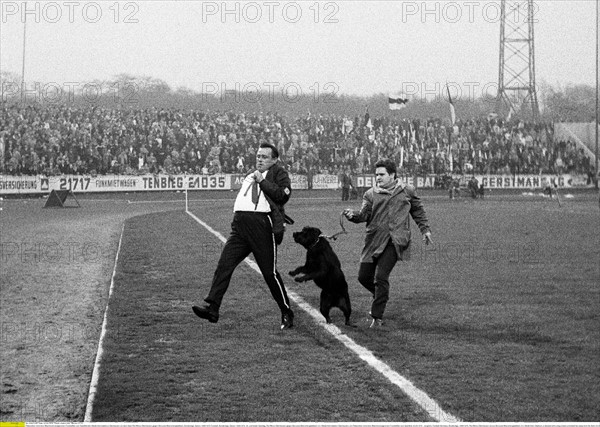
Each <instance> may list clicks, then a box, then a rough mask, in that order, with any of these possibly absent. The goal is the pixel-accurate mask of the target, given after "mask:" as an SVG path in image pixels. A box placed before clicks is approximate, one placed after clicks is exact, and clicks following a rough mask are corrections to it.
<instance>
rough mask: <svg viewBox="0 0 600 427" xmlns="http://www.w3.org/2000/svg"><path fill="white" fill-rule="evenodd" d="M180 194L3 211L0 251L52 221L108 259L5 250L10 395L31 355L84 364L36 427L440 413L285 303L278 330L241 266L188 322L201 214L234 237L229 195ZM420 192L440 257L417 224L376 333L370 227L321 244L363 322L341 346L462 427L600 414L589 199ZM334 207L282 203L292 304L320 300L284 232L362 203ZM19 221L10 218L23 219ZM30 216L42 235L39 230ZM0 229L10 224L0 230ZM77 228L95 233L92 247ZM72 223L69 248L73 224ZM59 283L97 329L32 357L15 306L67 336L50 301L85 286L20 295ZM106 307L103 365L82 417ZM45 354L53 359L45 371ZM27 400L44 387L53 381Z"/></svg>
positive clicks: (315, 197)
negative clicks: (362, 262) (369, 274)
mask: <svg viewBox="0 0 600 427" xmlns="http://www.w3.org/2000/svg"><path fill="white" fill-rule="evenodd" d="M109 197H114V198H115V199H116V200H110V199H109ZM190 197H191V200H190V204H189V211H190V212H189V214H188V213H186V212H185V210H184V209H183V199H182V195H181V194H177V195H173V197H172V198H169V197H162V198H160V200H155V199H152V198H150V197H148V198H145V197H141V196H139V197H132V196H130V199H129V200H128V201H127V200H123V199H122V198H121V199H119V198H118V197H115V196H106V200H105V202H104V203H101V202H102V199H101V198H96V199H95V200H82V201H81V202H82V205H83V208H81V209H69V210H65V211H59V210H51V211H48V210H42V209H41V203H36V202H35V201H29V207H28V208H27V209H23V208H21V207H20V204H21V202H20V201H11V203H10V204H7V206H8V207H7V208H5V210H4V212H3V216H2V223H3V245H4V247H5V248H6V249H10V250H11V251H12V250H13V249H14V247H13V246H7V245H6V242H13V241H17V240H18V237H16V236H19V235H21V234H19V233H22V232H23V231H22V230H23V228H22V227H24V225H23V224H28V227H29V228H28V229H30V233H31V236H38V237H37V239H38V240H39V239H42V238H41V237H39V236H40V235H41V234H40V233H42V232H41V231H40V230H41V229H42V228H43V229H45V230H46V231H44V232H46V233H47V232H48V231H47V229H48V219H49V218H50V217H51V220H52V221H51V223H50V224H51V227H52V230H56V233H59V232H62V233H63V236H66V237H63V239H66V240H69V239H70V240H71V241H75V242H77V241H79V242H81V241H86V240H85V239H86V237H85V236H86V235H90V233H92V234H91V235H93V236H99V237H94V239H98V240H94V241H96V242H100V240H99V239H104V240H102V242H104V243H102V244H99V248H100V249H105V250H103V251H101V250H100V251H98V256H97V257H96V258H94V259H95V260H97V262H96V263H94V264H93V265H91V263H89V262H83V261H80V262H71V263H70V264H67V265H64V263H63V264H62V265H61V263H50V262H45V263H43V262H37V263H31V262H28V263H24V262H23V256H22V255H21V258H20V260H19V259H15V257H14V256H13V255H12V254H13V252H11V257H7V252H6V251H5V253H4V254H3V257H5V258H6V261H7V269H6V277H7V279H9V280H7V281H6V282H5V283H7V285H3V286H2V307H3V310H2V311H3V313H2V321H3V325H5V326H6V325H9V326H10V328H9V329H8V331H9V332H11V333H10V334H6V333H5V334H4V336H3V350H2V353H3V354H2V359H3V360H2V361H3V364H2V366H3V367H2V371H3V374H2V381H3V387H4V390H6V388H7V387H8V386H7V385H6V384H9V385H10V386H11V387H13V388H14V389H16V391H15V392H13V393H12V394H18V393H19V392H20V391H22V390H24V389H25V388H26V387H27V385H26V382H23V384H19V385H18V386H17V385H16V383H17V382H18V381H19V377H20V376H21V375H25V376H27V377H32V376H33V375H32V374H33V371H34V368H32V367H31V366H33V365H28V364H27V362H26V361H27V360H31V361H32V362H31V363H34V362H33V361H34V360H43V361H44V363H45V365H44V366H45V367H46V370H48V371H52V370H53V369H54V370H60V369H62V370H68V371H73V369H72V366H71V365H70V364H69V363H65V361H70V360H71V359H70V358H69V357H73V356H72V353H69V354H70V356H65V355H64V354H63V353H61V350H60V348H63V350H62V351H64V349H65V348H66V349H69V348H72V347H73V346H76V347H77V348H78V349H79V353H78V354H79V356H77V357H78V360H79V359H81V360H82V361H83V362H81V363H76V362H72V364H73V365H74V366H75V365H76V366H77V370H78V371H77V375H70V376H69V375H62V376H61V375H58V374H56V375H55V377H52V376H46V378H47V379H48V381H50V382H51V383H50V385H51V386H52V385H54V386H55V388H59V389H60V390H61V391H60V392H56V391H54V392H50V391H47V394H48V396H49V397H48V399H50V401H52V399H55V400H56V399H61V397H60V396H64V395H66V396H68V399H69V402H70V404H69V406H64V405H62V406H61V405H58V404H55V405H54V406H52V404H50V405H47V406H46V408H50V409H52V408H56V409H57V410H50V409H49V410H48V411H47V412H48V414H46V415H47V416H44V414H42V416H39V417H38V421H52V420H54V421H55V420H65V419H67V420H71V421H83V414H84V412H85V410H86V408H87V409H88V410H89V413H90V415H91V420H92V421H94V422H108V421H113V422H120V421H130V422H134V421H145V422H159V421H162V422H213V421H214V422H259V421H266V422H428V421H432V420H435V418H434V417H432V416H431V412H432V411H431V407H427V404H425V405H423V401H422V400H421V401H419V400H418V399H417V400H415V399H413V397H411V396H409V395H408V394H407V393H406V390H404V389H402V387H399V386H398V385H397V384H395V383H393V382H391V381H390V380H389V379H388V377H386V376H385V375H382V373H381V372H379V371H377V370H376V369H374V368H373V367H372V366H371V365H370V364H369V363H368V361H367V360H365V359H364V358H361V357H360V356H359V355H357V354H356V353H355V352H353V351H351V350H350V349H349V348H348V346H346V345H344V343H343V342H341V341H340V339H337V338H336V337H335V336H334V335H333V334H332V333H331V332H330V331H329V330H328V329H327V328H325V323H324V319H320V318H318V316H317V317H316V318H315V317H313V316H312V315H311V314H310V313H309V312H307V311H305V310H304V308H303V307H301V306H299V305H298V304H296V303H294V302H293V309H294V311H295V314H296V317H295V327H294V328H293V329H291V330H285V331H281V330H280V329H279V321H280V319H279V312H278V309H277V306H276V304H275V302H274V301H273V300H272V298H271V296H270V294H269V291H268V289H267V287H266V285H265V284H264V281H263V279H262V277H261V275H260V274H259V273H257V272H256V271H255V270H253V269H252V268H251V267H250V266H249V265H247V264H245V263H242V264H241V265H240V266H239V267H238V269H237V270H236V272H235V273H234V275H233V278H232V282H231V286H230V288H229V291H228V293H227V294H226V296H225V300H224V303H223V306H222V307H221V317H220V319H219V322H218V323H217V324H210V323H208V322H205V321H202V320H201V319H198V318H197V317H196V316H194V315H193V313H192V311H191V306H192V305H193V304H198V303H200V302H202V299H203V298H204V296H205V295H206V293H207V291H208V289H209V287H210V282H211V279H212V275H213V272H214V268H215V266H216V262H217V259H218V257H219V254H220V250H221V247H222V244H223V243H222V241H221V240H219V238H218V237H216V236H215V234H213V233H212V232H211V231H210V230H208V229H207V228H205V227H203V226H202V225H201V224H200V223H199V222H198V221H196V219H195V218H198V219H200V220H201V221H202V222H204V223H206V224H207V225H208V226H210V227H211V228H212V229H213V230H214V231H215V232H217V233H220V234H221V235H223V236H225V237H227V235H228V233H229V229H230V222H231V219H232V204H233V198H234V193H229V192H228V193H219V194H217V193H196V194H191V195H190ZM421 197H422V200H423V203H424V207H425V210H426V212H427V214H428V217H429V221H430V225H431V227H432V231H433V239H434V245H432V246H424V245H423V244H422V242H421V240H420V234H419V232H418V229H417V228H416V226H414V224H413V244H412V246H411V248H410V258H409V259H408V260H407V261H405V262H400V263H399V264H398V265H397V266H396V268H395V269H394V271H393V273H392V276H391V277H390V283H391V299H390V301H389V303H388V307H387V310H386V316H385V319H384V320H385V324H384V327H383V329H381V330H371V329H369V328H368V325H369V323H368V322H367V312H368V309H369V307H370V295H369V294H368V292H367V291H366V290H364V289H363V288H362V287H361V286H360V284H359V283H358V282H357V280H356V276H357V272H358V260H359V256H360V250H361V248H362V242H363V239H364V224H358V225H357V224H350V223H347V222H346V223H344V225H345V228H346V230H347V231H348V234H343V235H340V236H339V237H338V239H337V240H336V241H334V242H332V247H333V249H334V250H335V252H336V253H337V254H338V257H339V258H340V261H341V263H342V268H343V270H344V273H345V275H346V278H347V280H348V283H349V287H350V297H351V300H352V306H353V316H352V317H353V319H354V321H355V322H356V324H357V327H356V328H350V327H346V326H344V324H343V323H344V321H343V315H342V313H341V312H339V311H336V310H335V309H334V310H333V311H332V319H333V323H334V325H335V326H336V327H338V328H339V334H341V335H342V336H343V337H347V338H348V339H349V340H351V341H352V342H354V343H355V344H356V345H357V346H359V347H360V348H363V349H366V350H368V351H369V352H370V354H371V355H372V356H373V357H374V358H375V359H376V360H377V361H380V362H382V363H384V364H386V365H387V366H388V367H389V368H390V369H391V370H392V371H393V372H394V373H397V374H398V375H400V376H401V377H402V378H404V379H406V380H408V381H410V382H411V383H412V384H413V385H414V386H415V387H416V388H418V390H420V391H422V392H424V393H426V395H427V396H428V397H429V398H431V399H432V401H434V402H436V403H437V404H438V405H439V407H440V408H441V409H442V410H443V411H445V413H447V414H451V415H452V416H453V417H456V418H457V419H460V420H462V421H465V422H558V421H561V422H575V421H578V422H585V421H587V422H591V421H597V420H598V419H600V408H599V406H598V404H597V402H598V401H600V356H599V354H600V353H599V351H600V348H599V344H600V332H599V331H600V289H599V285H598V283H599V282H600V270H599V268H600V267H599V261H600V247H599V245H598V242H599V241H600V228H599V226H598V224H599V217H600V212H599V209H598V199H597V194H596V193H593V192H582V193H580V194H576V195H575V197H574V198H573V199H568V200H564V199H563V200H562V203H561V205H560V206H559V205H558V203H557V202H556V201H552V200H548V199H543V198H541V197H538V198H531V197H524V196H522V195H520V194H504V195H501V194H496V195H494V196H493V197H490V198H488V199H484V200H470V199H464V198H463V199H457V200H448V199H447V197H445V196H444V195H442V194H441V193H438V194H435V193H431V194H428V193H427V192H423V193H422V194H421ZM338 198H339V193H335V192H317V191H315V192H308V191H305V192H303V191H297V192H295V194H294V196H293V197H292V199H291V200H290V202H289V203H288V205H287V207H286V211H287V213H288V214H289V215H290V216H291V217H292V218H293V219H294V220H295V221H296V223H295V224H294V225H293V226H291V227H289V228H288V232H287V233H286V236H285V238H284V241H283V243H282V245H281V246H280V248H279V253H278V269H279V271H280V272H281V274H282V276H283V278H284V282H285V284H286V287H287V289H288V291H290V292H291V293H293V294H294V295H297V296H298V297H299V299H300V300H301V301H304V302H306V303H307V304H309V305H310V306H312V307H318V297H319V290H318V289H317V288H316V286H315V285H314V284H313V283H312V282H306V283H302V284H298V283H296V282H294V281H293V280H292V278H291V277H289V276H288V275H287V272H288V271H290V270H292V269H294V268H295V267H297V266H298V265H301V264H303V262H304V256H305V252H304V249H303V248H301V247H300V246H299V245H297V244H295V243H294V242H293V240H292V236H291V233H292V232H293V231H298V230H300V229H301V228H302V227H303V226H305V225H311V226H316V227H319V228H320V229H321V230H322V231H323V233H324V234H328V235H331V234H334V233H336V232H338V231H340V213H341V211H342V210H343V209H344V208H345V207H353V208H358V207H359V204H360V201H350V202H341V201H339V200H338ZM173 199H177V200H173ZM92 205H94V207H91V206H92ZM19 209H22V210H21V211H19ZM16 212H21V215H18V216H14V214H15V213H16ZM7 213H12V214H13V215H10V216H8V215H6V214H7ZM190 214H191V215H190ZM42 219H43V220H45V222H42ZM35 221H37V222H36V224H39V225H38V226H37V227H38V228H37V230H38V231H35V230H36V228H35V227H32V226H31V223H32V222H35ZM121 224H122V225H121ZM5 226H10V227H11V230H9V231H8V232H6V233H5V231H4V230H8V229H7V228H5ZM84 226H87V227H89V228H90V227H91V228H90V229H91V230H92V231H91V232H90V231H88V232H87V234H86V232H85V227H84ZM19 227H21V228H19ZM61 227H62V228H61ZM81 227H84V228H83V229H82V230H79V231H77V233H80V234H77V235H74V234H73V233H75V231H73V230H74V228H75V229H77V230H78V229H79V228H81ZM61 230H62V231H61ZM11 232H12V233H15V234H14V235H11ZM36 233H37V234H36ZM50 233H52V231H50ZM48 238H49V237H48ZM29 239H34V237H29ZM119 242H120V244H119V245H117V243H119ZM63 246H64V245H63ZM71 246H73V247H75V246H74V244H72V245H71ZM117 246H118V247H119V249H118V251H117ZM88 255H89V254H88ZM115 261H116V262H115ZM30 269H34V270H36V269H37V270H38V271H37V272H35V271H34V272H31V271H28V270H30ZM113 271H114V277H113V276H112V273H113ZM60 274H62V275H63V276H64V275H66V277H67V278H71V279H68V280H70V281H69V282H68V283H65V282H61V283H63V287H65V288H69V283H71V282H72V283H75V282H77V281H79V280H82V276H83V278H84V279H86V280H85V283H86V285H85V286H89V287H90V289H92V290H90V291H89V292H86V302H85V304H84V305H83V306H82V304H83V303H82V302H81V301H80V300H78V301H76V302H74V303H73V305H69V307H76V308H77V307H79V309H81V310H83V311H85V310H89V311H90V312H91V314H89V315H88V317H89V318H90V319H89V320H87V321H86V322H91V323H93V324H94V327H92V328H91V329H90V328H89V327H88V330H87V333H86V334H84V333H79V332H78V329H77V325H79V323H78V322H73V321H71V323H69V324H70V325H74V326H72V331H73V332H72V334H71V336H70V337H69V338H71V339H69V340H66V339H55V340H54V341H53V342H52V346H46V345H45V344H47V343H46V342H45V341H44V342H42V341H40V339H39V336H38V340H37V341H35V342H33V343H31V345H23V344H22V343H20V341H19V340H17V339H14V338H15V337H17V336H18V333H19V332H20V331H19V329H18V326H19V325H20V324H22V323H27V322H29V323H28V324H29V326H28V329H27V330H26V331H25V332H24V333H21V336H22V337H24V336H25V337H29V338H30V339H31V335H32V333H33V329H32V327H31V324H32V322H34V320H32V319H31V317H29V316H32V312H31V310H30V309H29V310H28V309H26V308H27V307H32V305H31V304H33V307H37V308H39V309H40V311H39V312H38V316H40V317H39V318H42V319H46V321H47V322H51V320H48V319H52V318H53V317H52V316H53V315H54V316H58V315H61V316H62V319H63V320H62V323H60V324H61V325H66V324H67V323H65V322H66V320H64V319H66V318H69V319H73V318H74V317H73V316H81V310H79V311H77V313H78V314H75V313H73V312H71V313H70V314H69V316H71V317H68V316H66V314H65V311H69V310H75V309H74V308H70V309H69V310H65V309H63V310H58V309H57V308H56V307H57V306H58V305H60V303H59V302H60V301H63V300H64V301H68V299H69V298H73V297H74V296H77V295H78V292H80V290H81V288H82V287H81V286H77V287H75V286H74V287H73V289H72V291H71V292H67V291H65V289H62V288H63V287H58V286H56V287H52V286H48V285H46V289H45V292H46V293H45V295H48V296H47V297H45V298H41V297H39V296H38V300H37V302H36V303H32V302H31V301H30V299H31V298H32V297H33V295H31V296H30V297H28V292H27V291H28V290H34V289H36V287H35V286H34V285H32V284H31V282H32V281H36V283H40V282H41V283H44V280H46V281H50V282H52V280H53V278H54V277H57V276H59V275H60ZM3 276H4V273H3ZM3 282H4V280H3ZM50 282H49V283H50ZM90 282H91V284H90ZM111 283H112V285H111ZM109 285H111V287H112V293H111V295H110V298H109V297H108V287H109ZM18 286H20V287H21V291H20V292H18V293H17V292H16V291H15V290H14V288H15V287H18ZM17 295H18V296H17ZM57 295H58V296H57ZM49 301H54V302H53V306H52V307H51V310H50V311H43V310H41V308H43V307H44V304H48V303H49ZM57 301H59V302H57ZM5 306H8V307H9V308H10V309H9V310H8V312H7V311H6V310H4V307H5ZM64 306H67V304H66V303H65V304H64ZM82 307H83V308H82ZM105 307H107V309H106V324H105V326H106V330H105V335H103V339H102V340H101V349H102V357H101V358H100V360H99V365H98V366H97V368H96V371H97V383H96V384H94V392H95V393H94V395H93V399H91V402H90V404H88V403H87V399H88V396H87V393H88V388H89V386H90V382H91V381H92V379H91V376H92V375H91V374H92V369H93V367H94V360H95V357H96V351H97V347H98V342H99V338H100V333H101V331H100V324H101V323H102V320H103V315H104V309H105ZM37 308H36V309H37ZM59 311H60V312H61V313H59V314H56V313H57V312H59ZM51 313H53V314H51ZM7 316H10V317H7ZM65 316H66V317H65ZM19 318H20V319H21V320H18V319H19ZM78 318H79V317H78ZM15 319H17V320H15ZM19 322H21V323H19ZM42 323H43V322H42ZM57 324H58V323H57ZM86 324H87V323H86ZM15 328H16V329H15ZM3 330H4V331H5V332H6V330H7V328H6V327H3ZM63 331H67V329H66V327H64V328H63ZM46 335H48V333H46ZM63 335H64V334H63ZM46 338H47V336H46ZM5 344H7V345H5ZM48 347H51V351H49V348H48ZM40 353H41V355H40ZM23 356H25V357H23ZM61 357H62V359H61ZM13 358H15V359H17V360H18V362H15V361H14V360H13ZM36 358H37V359H36ZM53 358H56V359H58V362H56V361H55V363H52V361H51V360H49V359H53ZM61 361H62V363H61ZM5 362H7V363H6V364H5ZM53 378H54V380H53ZM28 380H29V382H31V381H35V380H34V379H32V378H28ZM52 381H54V383H52ZM35 387H37V388H38V389H39V388H42V389H44V390H46V389H49V387H48V384H41V385H40V384H35V385H34V388H35ZM83 392H85V393H83ZM5 393H6V391H4V393H3V396H4V397H3V413H2V419H13V418H15V417H17V416H18V414H19V412H18V401H17V400H15V399H13V400H11V399H10V398H9V399H8V400H7V396H8V397H10V394H8V395H7V394H5ZM53 393H54V394H53ZM6 402H8V403H10V404H11V405H10V407H9V406H7V405H6V404H5V403H6ZM28 405H29V406H27V408H35V405H32V404H28ZM5 408H9V409H5ZM8 410H11V411H12V413H11V414H9V413H8ZM25 412H26V413H30V412H31V411H30V410H29V409H26V411H25ZM42 418H46V419H42ZM441 421H444V419H443V417H442V419H441Z"/></svg>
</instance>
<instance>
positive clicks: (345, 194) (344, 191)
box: [342, 187, 350, 201]
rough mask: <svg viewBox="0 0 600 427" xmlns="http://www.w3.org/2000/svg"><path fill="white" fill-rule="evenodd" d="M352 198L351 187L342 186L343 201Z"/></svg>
mask: <svg viewBox="0 0 600 427" xmlns="http://www.w3.org/2000/svg"><path fill="white" fill-rule="evenodd" d="M348 199H350V187H342V201H346V200H348Z"/></svg>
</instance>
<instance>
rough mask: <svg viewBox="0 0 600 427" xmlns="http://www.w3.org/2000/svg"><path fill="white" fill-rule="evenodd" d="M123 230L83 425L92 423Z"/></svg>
mask: <svg viewBox="0 0 600 427" xmlns="http://www.w3.org/2000/svg"><path fill="white" fill-rule="evenodd" d="M124 230H125V223H123V226H122V227H121V236H120V237H119V246H118V248H117V254H116V255H115V266H114V268H113V273H112V278H111V279H110V288H109V290H108V299H107V300H106V308H105V309H104V320H103V321H102V332H101V333H100V339H99V340H98V351H97V353H96V361H95V363H94V370H93V371H92V380H91V382H90V391H89V393H88V400H87V407H86V409H85V417H84V419H83V422H84V423H90V422H92V410H93V409H94V398H95V397H96V392H97V388H98V378H99V376H100V362H101V360H102V355H103V354H104V347H103V345H104V337H105V336H106V323H107V318H108V303H109V302H110V297H111V296H112V293H113V288H114V285H115V275H116V273H117V261H118V260H119V253H120V252H121V241H122V240H123V231H124Z"/></svg>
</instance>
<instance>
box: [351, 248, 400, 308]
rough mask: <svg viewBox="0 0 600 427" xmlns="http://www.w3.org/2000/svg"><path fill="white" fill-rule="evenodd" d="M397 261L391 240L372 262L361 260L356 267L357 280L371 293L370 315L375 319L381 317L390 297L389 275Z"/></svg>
mask: <svg viewBox="0 0 600 427" xmlns="http://www.w3.org/2000/svg"><path fill="white" fill-rule="evenodd" d="M397 261H398V255H397V254H396V248H394V244H393V243H392V241H391V240H389V241H388V244H387V246H386V247H385V250H384V251H383V253H382V254H381V255H379V257H377V258H376V259H375V260H374V262H368V263H367V262H363V263H361V264H360V267H359V269H358V281H359V282H360V284H361V285H363V286H364V287H365V288H366V289H367V290H368V291H369V292H371V294H372V295H373V302H372V304H371V316H372V317H374V318H377V319H381V318H382V317H383V312H384V311H385V306H386V304H387V302H388V300H389V299H390V282H389V277H390V273H391V272H392V269H393V268H394V266H395V265H396V262H397Z"/></svg>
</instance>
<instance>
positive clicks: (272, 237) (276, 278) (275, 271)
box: [267, 215, 290, 310]
mask: <svg viewBox="0 0 600 427" xmlns="http://www.w3.org/2000/svg"><path fill="white" fill-rule="evenodd" d="M267 218H269V222H270V223H271V239H272V240H273V277H274V278H275V281H276V282H277V285H278V286H279V292H281V299H282V300H283V303H284V304H285V306H286V307H287V309H288V310H289V309H290V305H289V304H288V302H287V301H286V299H287V298H286V297H285V292H283V283H281V282H280V281H279V279H278V277H277V244H276V243H275V234H274V233H273V221H272V220H271V216H270V215H267Z"/></svg>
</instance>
